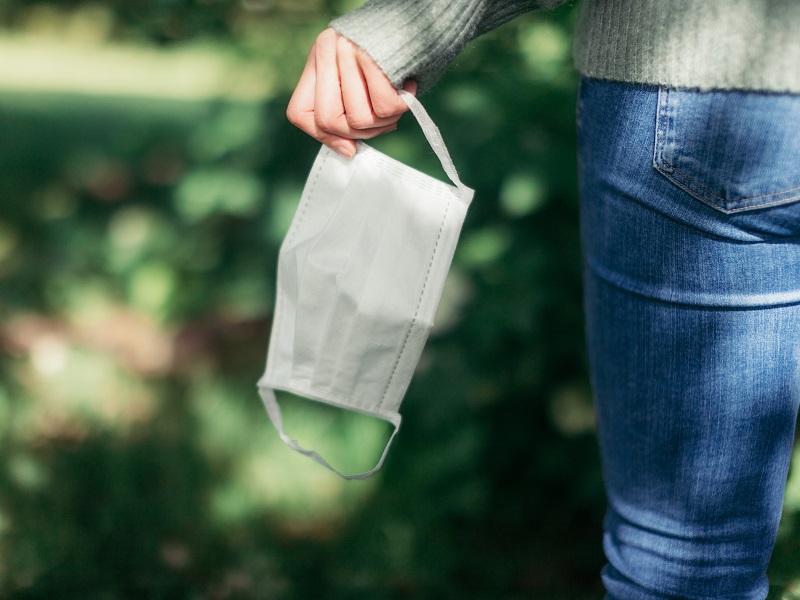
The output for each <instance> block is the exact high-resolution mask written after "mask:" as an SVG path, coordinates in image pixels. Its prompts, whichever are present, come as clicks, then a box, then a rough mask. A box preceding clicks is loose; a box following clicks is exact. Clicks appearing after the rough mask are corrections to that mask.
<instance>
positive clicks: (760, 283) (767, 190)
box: [578, 79, 800, 600]
mask: <svg viewBox="0 0 800 600" xmlns="http://www.w3.org/2000/svg"><path fill="white" fill-rule="evenodd" d="M578 127H579V136H580V185H581V196H582V201H581V202H582V206H581V210H582V213H581V235H582V242H583V249H584V260H585V302H586V315H587V338H588V347H589V354H590V366H591V373H592V385H593V391H594V395H595V401H596V410H597V416H598V437H599V443H600V450H601V456H602V463H603V475H604V480H605V484H606V491H607V495H608V511H607V515H606V519H605V527H604V539H603V546H604V550H605V554H606V558H607V560H608V563H607V565H606V566H605V567H604V569H603V572H602V578H603V583H604V585H605V587H606V590H607V592H608V595H607V598H609V599H615V600H628V599H631V600H632V599H637V600H645V599H648V600H649V599H656V598H658V599H666V598H696V599H700V598H703V599H708V600H712V599H713V600H721V599H728V598H729V599H734V598H736V599H742V600H744V599H748V600H750V599H753V600H755V599H757V598H758V599H763V598H765V597H766V595H767V589H768V584H767V579H766V574H765V573H766V569H767V564H768V562H769V558H770V554H771V552H772V548H773V545H774V543H775V536H776V532H777V529H778V521H779V518H780V514H781V506H782V501H783V492H784V487H785V484H786V477H787V473H788V468H789V461H790V456H791V450H792V444H793V440H794V432H795V423H796V420H797V412H798V403H800V96H797V95H790V94H763V93H753V92H749V93H745V92H706V93H703V92H698V91H688V90H681V91H679V90H674V89H663V88H661V89H660V88H658V87H653V86H640V85H632V84H625V83H614V82H600V81H596V80H591V79H584V80H583V81H582V82H581V92H580V100H579V112H578Z"/></svg>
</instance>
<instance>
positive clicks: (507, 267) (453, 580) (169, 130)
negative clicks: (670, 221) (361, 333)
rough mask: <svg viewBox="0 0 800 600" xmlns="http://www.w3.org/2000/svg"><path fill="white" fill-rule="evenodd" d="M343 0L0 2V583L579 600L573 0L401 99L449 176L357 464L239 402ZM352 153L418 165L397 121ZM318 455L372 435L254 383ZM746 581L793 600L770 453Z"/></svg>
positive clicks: (267, 308) (62, 593)
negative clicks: (771, 538) (392, 416)
mask: <svg viewBox="0 0 800 600" xmlns="http://www.w3.org/2000/svg"><path fill="white" fill-rule="evenodd" d="M358 4H359V2H358V1H357V0H355V1H345V0H342V1H335V0H241V1H240V2H231V1H229V0H224V1H223V0H114V1H110V2H105V3H92V2H84V1H82V0H63V1H58V2H56V1H51V2H40V1H34V0H25V1H24V2H23V1H16V0H3V1H0V26H2V30H0V173H1V174H2V177H0V199H1V200H0V286H1V287H0V317H2V318H0V345H2V353H1V354H0V445H1V448H2V453H1V454H0V597H3V598H15V599H17V598H18V599H40V598H42V599H43V598H81V599H98V600H100V599H104V600H105V599H109V600H113V599H140V598H170V599H172V598H177V599H180V598H187V599H206V598H207V599H227V598H231V599H234V598H243V599H250V598H253V599H256V598H257V599H275V600H283V599H286V600H290V599H304V600H305V599H314V600H316V599H330V600H339V599H351V598H354V599H355V598H359V599H360V598H369V599H374V600H382V599H405V598H409V599H411V598H413V599H417V598H419V599H426V598H432V599H449V598H458V599H485V600H506V599H508V600H512V599H522V598H544V599H554V600H566V599H594V598H600V597H601V596H602V592H601V588H600V585H599V578H598V570H599V568H600V566H601V565H602V562H603V560H602V552H601V547H600V536H601V520H602V514H603V509H604V499H603V491H602V481H601V474H600V470H599V461H598V456H597V450H596V447H595V438H594V431H593V428H594V424H593V411H592V407H591V397H590V390H589V386H588V379H587V375H586V358H585V351H584V347H583V339H582V335H583V334H582V312H581V299H580V294H581V291H580V251H579V246H578V237H577V236H578V229H577V183H576V174H575V171H576V159H575V133H574V124H573V121H574V107H575V94H576V85H577V76H576V74H575V72H574V70H573V69H572V66H571V62H570V46H571V33H570V32H571V29H572V27H573V24H574V21H575V17H576V11H575V9H574V7H567V8H565V9H562V10H559V11H556V12H555V13H550V14H538V15H528V16H526V17H524V18H522V19H519V20H518V21H516V22H514V23H512V24H509V25H507V26H505V27H503V28H502V29H501V30H499V31H497V32H493V33H492V34H490V35H488V36H486V37H485V38H483V39H481V40H479V41H477V42H475V43H473V44H471V45H470V47H469V48H468V49H467V51H465V52H464V53H463V54H462V55H461V56H460V57H459V58H458V59H457V61H456V62H455V64H454V65H453V66H452V68H451V69H450V70H449V71H448V72H447V73H446V75H445V76H444V78H443V79H442V80H441V82H440V83H439V84H438V85H437V86H436V87H435V88H434V90H433V91H432V92H431V93H429V94H427V95H426V96H425V97H424V102H425V104H426V106H427V108H428V110H429V111H430V113H431V115H432V116H433V118H434V119H435V121H436V122H437V123H438V124H439V126H440V128H441V129H442V131H443V133H444V136H445V139H446V140H447V142H448V143H449V145H450V148H451V149H452V152H453V155H454V156H453V158H454V160H455V163H456V165H458V166H459V168H460V170H461V172H462V175H463V178H464V180H465V181H466V182H467V184H468V185H470V186H472V187H474V188H476V190H477V193H476V200H475V202H474V203H473V204H472V207H471V209H470V213H469V215H468V218H467V223H466V225H465V229H464V233H463V236H462V240H461V243H460V245H459V248H458V251H457V253H456V257H455V260H454V265H453V269H452V271H451V275H450V278H449V280H448V284H447V288H446V290H445V294H444V297H443V300H442V305H441V308H440V311H439V314H438V317H437V327H436V329H435V330H434V333H433V335H432V336H431V339H430V342H429V344H428V346H427V348H426V350H425V353H424V354H423V357H422V360H421V363H420V366H419V369H418V371H417V374H416V376H415V379H414V381H413V382H412V384H411V387H410V389H409V391H408V394H407V396H406V400H405V402H404V404H403V415H404V426H403V429H402V430H401V434H400V436H399V437H398V440H397V441H396V443H395V446H394V448H393V450H392V452H391V453H390V456H389V459H388V461H387V464H386V466H385V468H384V470H383V471H382V472H381V473H379V474H378V475H377V476H376V477H374V478H372V479H370V480H367V481H364V482H352V483H346V482H343V481H341V480H339V479H338V478H336V477H335V476H334V475H332V474H330V473H328V472H327V471H325V470H324V469H322V468H321V467H319V466H317V465H315V464H314V463H312V462H311V461H309V460H308V459H305V458H303V457H301V456H299V455H297V454H295V453H293V452H291V451H290V450H288V449H287V448H286V447H285V446H283V444H282V443H281V442H280V441H279V439H278V437H277V435H276V434H275V433H274V431H273V430H272V427H271V425H270V424H269V423H268V420H267V418H266V415H265V413H264V411H263V408H262V406H261V404H260V401H259V399H258V396H257V395H256V392H255V382H256V380H257V379H258V377H259V376H260V374H261V371H262V368H263V363H264V358H265V352H266V345H267V340H268V333H269V324H270V317H271V311H272V302H273V294H274V279H275V265H276V260H277V252H278V248H279V245H280V242H281V239H282V236H283V234H284V233H285V231H286V229H287V227H288V224H289V221H290V219H291V217H292V214H293V211H294V207H295V205H296V204H297V201H298V200H299V196H300V192H301V190H302V186H303V184H304V182H305V177H306V175H307V173H308V171H309V168H310V166H311V163H312V161H313V158H314V155H315V153H316V151H317V149H318V146H317V144H316V142H314V141H313V140H311V139H310V138H307V137H306V136H304V135H303V134H302V133H300V132H299V131H298V130H296V129H294V128H293V127H291V126H290V125H289V124H288V123H287V122H286V120H285V117H284V113H285V107H286V104H287V102H288V98H289V96H290V94H291V90H292V88H293V85H294V84H295V83H296V81H297V79H298V77H299V74H300V71H301V69H302V65H303V63H304V62H305V57H306V54H307V51H308V48H309V47H310V45H311V43H312V41H313V39H314V37H315V36H316V34H317V33H318V32H319V31H320V30H321V29H322V28H324V27H325V25H326V23H327V22H328V20H329V19H330V18H331V17H332V16H333V15H336V14H341V13H342V12H344V11H346V10H349V9H351V8H353V7H354V6H356V5H358ZM374 145H375V146H377V147H379V148H380V149H381V150H383V151H385V152H387V153H389V154H391V155H392V156H394V157H396V158H398V159H400V160H403V161H405V162H407V163H409V164H411V165H413V166H416V167H418V168H420V169H422V170H424V171H426V172H428V173H431V174H433V175H437V176H441V172H440V170H439V169H440V167H439V166H438V163H437V161H436V158H435V156H434V155H433V154H432V152H431V151H430V149H429V148H428V146H427V144H426V143H425V141H424V138H423V137H422V135H421V134H420V132H419V131H418V128H417V127H416V125H415V123H414V122H413V120H412V119H411V118H410V117H405V118H404V119H403V121H402V123H401V127H400V130H399V131H398V132H396V133H392V134H390V135H388V136H386V137H384V138H382V139H380V140H377V141H375V143H374ZM284 403H285V413H286V415H285V416H286V420H287V427H288V429H289V430H290V431H291V432H292V433H293V434H294V435H295V436H296V437H298V438H300V439H301V440H306V441H311V440H313V443H314V444H315V445H316V446H317V447H318V448H319V449H321V450H323V451H325V452H327V453H328V454H330V455H331V457H332V460H333V462H335V463H336V464H338V465H340V466H341V467H342V468H344V469H349V470H355V469H359V468H367V467H369V466H371V463H372V462H374V460H375V458H376V457H377V455H378V454H379V452H380V448H381V446H382V444H383V442H384V440H385V436H386V434H387V431H386V428H385V427H384V425H383V424H380V423H376V422H374V421H372V420H370V419H368V418H365V417H360V416H356V415H353V414H347V413H342V412H340V411H336V410H332V409H327V408H325V407H324V406H321V405H318V404H315V403H309V402H303V401H299V400H297V399H290V398H284ZM794 464H795V468H794V469H793V471H792V474H791V478H790V483H789V487H788V490H787V496H786V509H785V515H784V519H783V522H782V526H781V530H780V539H779V543H778V546H777V549H776V552H775V556H774V559H773V564H772V567H771V579H772V583H773V589H772V593H771V596H770V597H771V598H792V597H800V544H798V535H797V533H796V529H797V528H798V527H800V456H796V460H795V462H794Z"/></svg>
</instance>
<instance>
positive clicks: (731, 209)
mask: <svg viewBox="0 0 800 600" xmlns="http://www.w3.org/2000/svg"><path fill="white" fill-rule="evenodd" d="M669 93H670V91H669V89H667V88H659V90H658V112H657V117H656V143H655V151H654V153H653V167H654V168H655V169H656V170H657V171H658V172H659V173H661V174H662V175H664V176H665V177H666V178H667V179H669V180H670V181H672V182H673V183H674V184H675V185H676V186H678V187H679V188H680V189H682V190H684V191H685V192H687V193H689V194H691V195H692V196H694V197H695V198H697V199H698V200H700V201H701V202H703V203H705V204H707V205H709V206H711V207H712V208H715V209H718V210H721V211H722V212H724V213H726V214H732V213H736V212H744V211H748V210H756V209H759V208H769V207H771V206H778V205H781V204H788V203H789V202H793V201H795V200H800V193H798V194H793V195H790V196H789V197H788V198H786V197H781V198H778V199H776V200H773V201H768V202H760V203H758V204H755V205H748V206H741V205H742V204H744V203H747V202H751V201H753V200H760V199H769V198H775V197H777V196H784V195H786V194H791V193H792V192H795V191H798V190H800V186H798V187H792V188H788V189H785V190H780V191H777V192H773V193H770V194H762V195H760V196H746V197H743V198H739V199H737V200H733V201H728V200H725V198H723V197H722V196H719V195H718V194H715V193H714V192H712V191H711V190H709V189H708V188H707V187H705V186H703V185H702V184H701V183H700V182H699V181H697V180H696V179H695V178H693V177H691V176H690V175H689V174H687V173H684V172H683V171H681V170H680V169H679V168H678V167H676V166H675V165H674V164H672V163H671V162H670V161H669V160H667V159H666V158H665V157H664V150H665V147H666V146H667V144H668V143H669V140H668V139H667V138H668V137H669V132H670V127H669V111H668V109H669ZM682 180H684V181H682ZM691 186H694V187H695V188H697V189H692V187H691ZM704 196H710V198H709V197H704ZM715 200H716V201H715ZM731 205H733V206H731Z"/></svg>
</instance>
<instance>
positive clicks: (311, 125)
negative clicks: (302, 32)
mask: <svg viewBox="0 0 800 600" xmlns="http://www.w3.org/2000/svg"><path fill="white" fill-rule="evenodd" d="M316 79H317V76H316V44H315V45H314V46H312V47H311V52H309V55H308V60H307V61H306V65H305V67H304V69H303V74H302V75H301V76H300V81H299V82H298V83H297V87H296V88H295V90H294V93H293V94H292V98H291V99H290V100H289V106H287V108H286V117H287V118H288V119H289V122H291V123H292V124H293V125H295V126H296V127H298V128H300V129H301V130H302V131H305V132H306V133H307V134H309V135H310V136H311V137H313V138H315V139H317V140H319V141H320V142H322V143H323V144H325V145H326V146H328V147H329V148H331V149H332V150H335V151H336V152H338V153H339V154H341V155H342V156H346V157H347V158H351V157H352V156H353V155H354V154H355V151H356V145H355V142H353V140H351V139H346V138H343V137H341V136H337V135H335V134H331V133H329V132H326V131H324V130H323V129H321V128H320V127H319V126H318V125H317V120H316V116H315V110H314V107H315V98H316V88H317V85H316Z"/></svg>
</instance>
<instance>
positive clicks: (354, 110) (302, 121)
mask: <svg viewBox="0 0 800 600" xmlns="http://www.w3.org/2000/svg"><path fill="white" fill-rule="evenodd" d="M403 87H404V89H406V90H407V91H409V92H411V93H416V83H414V82H413V81H409V82H406V84H405V85H404V86H403ZM406 110H408V106H407V105H406V103H405V102H404V101H403V100H402V99H401V98H400V97H399V95H398V94H397V90H395V89H394V87H393V86H392V84H391V82H390V81H389V79H388V78H387V77H386V75H385V74H384V73H383V72H382V71H381V70H380V68H379V67H378V65H377V64H376V63H375V61H373V60H372V58H371V57H370V56H369V55H368V54H367V53H366V52H364V51H363V50H361V49H360V48H358V47H357V46H356V45H355V44H353V43H352V42H350V40H348V39H347V38H345V37H343V36H341V35H339V34H338V33H337V32H336V31H334V30H333V29H330V28H329V29H326V30H325V31H323V32H322V33H320V35H319V36H318V37H317V40H316V42H315V43H314V45H313V46H312V48H311V52H310V53H309V56H308V60H307V61H306V65H305V68H304V69H303V73H302V75H301V77H300V81H299V82H298V84H297V87H296V88H295V91H294V93H293V94H292V98H291V100H290V101H289V106H288V107H287V110H286V115H287V118H288V119H289V121H291V122H292V123H293V124H294V125H296V126H297V127H299V128H300V129H301V130H303V131H305V132H306V133H308V134H309V135H311V136H312V137H314V138H316V139H317V140H319V141H320V142H322V143H323V144H325V145H326V146H329V147H330V148H332V149H333V150H335V151H336V152H339V154H342V155H343V156H345V157H347V158H352V156H353V155H354V154H355V151H356V146H355V142H354V141H353V140H356V139H370V138H373V137H375V136H377V135H380V134H382V133H386V132H389V131H393V130H394V129H396V128H397V121H398V120H399V119H400V117H401V115H402V114H403V113H404V112H405V111H406Z"/></svg>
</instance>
